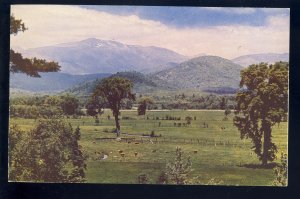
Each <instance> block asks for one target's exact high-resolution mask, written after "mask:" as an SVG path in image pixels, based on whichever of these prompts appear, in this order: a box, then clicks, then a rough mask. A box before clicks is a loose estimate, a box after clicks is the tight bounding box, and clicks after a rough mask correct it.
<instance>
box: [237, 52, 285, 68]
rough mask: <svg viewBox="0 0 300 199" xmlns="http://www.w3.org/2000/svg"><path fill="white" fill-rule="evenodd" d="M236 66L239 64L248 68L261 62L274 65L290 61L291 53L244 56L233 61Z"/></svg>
mask: <svg viewBox="0 0 300 199" xmlns="http://www.w3.org/2000/svg"><path fill="white" fill-rule="evenodd" d="M231 61H233V62H234V63H236V64H239V65H241V66H243V67H247V66H249V65H251V64H258V63H261V62H266V63H269V64H273V63H275V62H278V61H287V62H288V61H289V53H282V54H278V53H264V54H252V55H244V56H240V57H237V58H234V59H232V60H231Z"/></svg>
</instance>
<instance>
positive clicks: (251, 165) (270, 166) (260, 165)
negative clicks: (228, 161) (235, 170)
mask: <svg viewBox="0 0 300 199" xmlns="http://www.w3.org/2000/svg"><path fill="white" fill-rule="evenodd" d="M238 166H239V167H246V168H249V169H273V168H274V167H276V166H277V163H275V162H271V163H268V164H267V165H262V164H242V165H238Z"/></svg>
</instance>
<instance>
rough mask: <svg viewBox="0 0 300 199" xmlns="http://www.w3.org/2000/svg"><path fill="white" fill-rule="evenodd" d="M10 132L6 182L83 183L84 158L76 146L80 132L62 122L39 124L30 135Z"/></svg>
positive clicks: (41, 122) (50, 121)
mask: <svg viewBox="0 0 300 199" xmlns="http://www.w3.org/2000/svg"><path fill="white" fill-rule="evenodd" d="M9 130H10V132H9V180H10V181H31V182H84V181H85V170H86V163H85V160H86V156H85V155H84V153H83V151H81V149H80V148H81V147H80V146H79V144H78V141H79V140H80V129H79V128H77V129H76V130H75V131H73V128H72V126H71V125H70V124H66V123H64V122H63V121H62V120H40V121H38V124H37V125H36V126H35V127H34V128H33V129H32V130H31V131H29V132H24V131H22V130H20V129H19V128H18V126H16V125H11V126H10V129H9Z"/></svg>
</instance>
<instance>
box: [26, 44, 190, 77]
mask: <svg viewBox="0 0 300 199" xmlns="http://www.w3.org/2000/svg"><path fill="white" fill-rule="evenodd" d="M21 53H22V55H23V56H24V57H39V58H43V59H46V60H54V61H57V62H59V64H60V65H61V66H62V68H61V70H62V72H64V73H70V74H93V73H116V72H119V71H132V70H134V71H138V72H143V73H149V72H155V71H159V70H162V69H165V68H169V67H173V66H175V65H177V64H178V63H180V62H182V61H185V60H187V59H188V57H186V56H183V55H180V54H178V53H176V52H174V51H171V50H168V49H165V48H159V47H155V46H146V47H145V46H138V45H127V44H123V43H120V42H116V41H108V40H100V39H95V38H89V39H86V40H83V41H79V42H71V43H63V44H58V45H54V46H46V47H39V48H31V49H27V50H23V51H22V52H21Z"/></svg>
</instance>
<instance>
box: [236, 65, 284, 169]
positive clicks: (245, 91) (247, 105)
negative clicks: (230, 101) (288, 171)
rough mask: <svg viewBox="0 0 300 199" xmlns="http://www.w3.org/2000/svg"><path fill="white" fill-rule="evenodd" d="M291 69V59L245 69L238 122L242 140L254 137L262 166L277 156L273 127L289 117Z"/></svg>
mask: <svg viewBox="0 0 300 199" xmlns="http://www.w3.org/2000/svg"><path fill="white" fill-rule="evenodd" d="M288 68H289V64H288V63H287V62H277V63H275V64H271V65H268V64H266V63H260V64H256V65H251V66H249V67H248V68H246V69H244V70H242V71H241V81H240V88H241V91H239V92H238V93H237V95H236V102H237V105H236V111H235V114H236V116H235V118H234V124H235V126H237V128H238V129H239V131H240V134H241V139H245V138H250V139H251V140H252V143H253V150H254V152H255V153H256V154H257V156H258V157H259V159H260V160H261V161H262V165H267V163H268V161H273V160H274V159H275V158H276V152H277V147H276V145H275V144H274V143H273V142H272V126H274V125H275V124H276V123H280V122H282V121H283V119H284V118H286V116H287V111H288Z"/></svg>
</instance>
